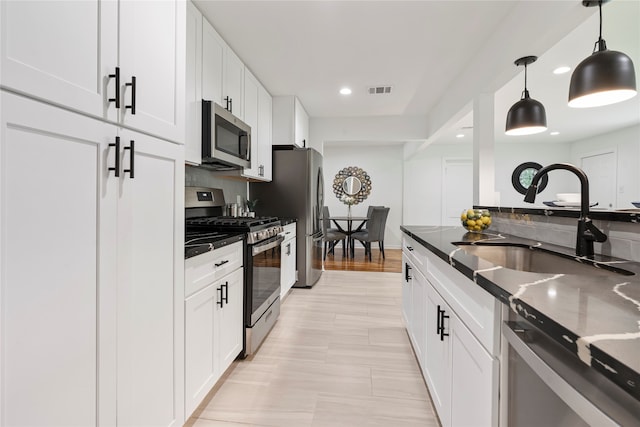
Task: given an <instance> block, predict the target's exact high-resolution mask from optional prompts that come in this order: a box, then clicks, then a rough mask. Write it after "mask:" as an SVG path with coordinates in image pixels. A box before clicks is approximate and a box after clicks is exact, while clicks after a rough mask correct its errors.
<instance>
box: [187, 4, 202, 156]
mask: <svg viewBox="0 0 640 427" xmlns="http://www.w3.org/2000/svg"><path fill="white" fill-rule="evenodd" d="M186 43H187V54H186V59H187V66H186V77H185V79H186V84H185V103H186V119H185V120H186V124H185V126H186V130H185V142H184V144H185V161H186V162H187V163H191V164H194V165H199V164H200V163H201V162H202V14H201V13H200V11H199V10H198V9H197V8H196V7H195V6H194V5H193V3H192V2H190V1H189V2H187V41H186Z"/></svg>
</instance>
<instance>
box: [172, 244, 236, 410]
mask: <svg viewBox="0 0 640 427" xmlns="http://www.w3.org/2000/svg"><path fill="white" fill-rule="evenodd" d="M236 248H239V249H240V251H236V250H235V249H236ZM217 251H218V250H214V251H213V252H212V253H211V254H215V253H216V252H217ZM222 252H223V253H221V254H220V255H219V256H212V257H211V256H207V255H209V254H203V255H199V256H196V257H193V258H189V259H188V260H187V262H186V270H185V275H186V281H187V283H197V282H198V279H200V278H201V277H202V276H203V275H204V274H206V273H205V271H206V267H207V266H209V267H210V268H209V270H215V269H216V268H218V267H216V264H221V263H222V262H223V261H228V262H226V263H225V264H234V265H236V268H235V269H234V270H233V271H231V272H229V273H228V274H226V275H224V276H223V277H220V275H218V276H216V277H215V278H213V276H212V278H213V281H212V282H209V283H208V284H205V285H204V286H199V287H194V286H190V287H188V288H190V289H199V290H197V291H195V293H193V294H192V295H190V296H188V297H187V298H186V300H185V303H184V304H185V409H186V418H188V417H189V416H190V415H191V414H192V413H193V411H194V410H195V409H196V408H197V407H198V405H199V404H200V402H201V401H202V399H203V398H204V397H205V396H206V395H207V393H209V391H210V390H211V388H212V387H213V386H214V385H215V383H216V382H217V381H218V379H219V378H220V376H221V375H222V374H223V373H224V371H226V370H227V368H228V367H229V366H230V365H231V363H232V362H233V361H234V360H235V359H236V357H238V355H239V354H240V352H241V351H242V347H243V346H242V344H243V343H242V339H243V327H244V322H243V295H244V291H243V277H244V276H243V269H242V242H237V243H235V244H233V245H231V246H228V247H226V248H223V249H222ZM236 257H238V258H239V259H235V258H236ZM203 267H205V268H204V269H203ZM200 282H201V281H200Z"/></svg>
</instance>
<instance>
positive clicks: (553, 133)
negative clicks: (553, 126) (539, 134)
mask: <svg viewBox="0 0 640 427" xmlns="http://www.w3.org/2000/svg"><path fill="white" fill-rule="evenodd" d="M549 135H553V136H555V135H560V132H558V131H553V132H551V133H549Z"/></svg>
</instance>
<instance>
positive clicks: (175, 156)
mask: <svg viewBox="0 0 640 427" xmlns="http://www.w3.org/2000/svg"><path fill="white" fill-rule="evenodd" d="M121 135H122V145H123V147H125V148H124V152H125V154H124V156H123V168H124V169H127V170H133V172H125V173H124V176H123V177H122V180H121V186H120V190H121V196H120V200H119V204H118V237H119V243H118V276H119V278H118V424H119V425H122V426H141V425H154V426H171V425H179V424H181V418H182V416H183V414H182V412H181V408H183V402H184V398H183V396H182V395H180V394H179V393H178V390H180V385H181V384H183V381H184V380H183V378H184V376H183V375H184V370H183V369H182V368H181V367H180V366H181V364H182V363H183V362H182V358H183V354H184V353H183V352H182V351H179V349H180V347H181V346H182V345H183V344H182V338H181V337H183V335H184V237H183V233H184V232H183V225H182V224H183V221H184V219H183V218H184V207H183V206H184V205H183V202H184V151H183V149H182V148H183V147H182V146H180V145H177V144H172V143H169V142H165V141H161V140H157V139H155V138H153V137H150V136H147V135H144V134H141V133H137V132H133V131H126V130H125V131H123V132H122V133H121ZM132 141H133V142H134V146H133V148H134V150H131V149H127V148H126V147H131V144H132ZM132 151H133V154H132ZM132 158H133V162H132V160H131V159H132Z"/></svg>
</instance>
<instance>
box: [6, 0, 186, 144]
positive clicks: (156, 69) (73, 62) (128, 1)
mask: <svg viewBox="0 0 640 427" xmlns="http://www.w3.org/2000/svg"><path fill="white" fill-rule="evenodd" d="M0 7H1V12H0V13H1V15H2V18H1V19H2V25H1V28H2V30H1V31H2V77H1V84H2V87H4V88H9V89H12V90H15V91H17V92H20V93H23V94H26V95H28V96H31V97H34V98H38V99H41V100H44V101H47V102H51V103H53V104H56V105H59V106H63V107H66V108H69V109H72V110H74V111H77V112H80V113H83V114H87V115H90V116H93V117H98V118H102V119H106V120H109V121H112V122H118V123H119V124H123V125H125V126H127V127H131V128H133V129H137V130H141V131H144V132H147V133H149V134H153V135H156V136H159V137H161V138H164V139H168V140H171V141H174V142H179V143H182V142H183V141H184V113H185V112H184V64H185V50H184V46H185V40H184V36H185V27H184V25H185V8H186V4H185V1H184V0H173V1H147V2H141V1H132V0H121V1H94V0H86V1H55V2H47V1H37V2H36V1H3V2H1V3H0ZM134 82H135V83H134ZM134 112H135V114H134Z"/></svg>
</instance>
